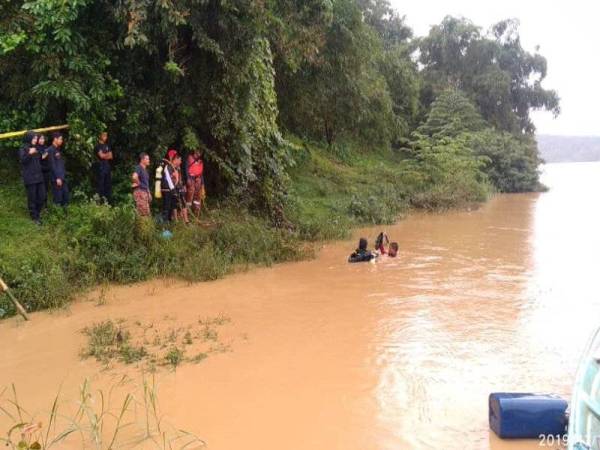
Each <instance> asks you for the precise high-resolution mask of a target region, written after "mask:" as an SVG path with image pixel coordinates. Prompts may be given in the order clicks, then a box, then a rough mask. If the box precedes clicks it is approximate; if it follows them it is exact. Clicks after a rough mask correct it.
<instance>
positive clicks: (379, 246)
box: [375, 231, 390, 255]
mask: <svg viewBox="0 0 600 450" xmlns="http://www.w3.org/2000/svg"><path fill="white" fill-rule="evenodd" d="M389 243H390V240H389V239H388V236H387V234H385V233H384V232H383V231H382V232H381V233H379V236H377V239H375V251H377V252H379V254H380V255H385V254H387V251H386V250H385V244H389Z"/></svg>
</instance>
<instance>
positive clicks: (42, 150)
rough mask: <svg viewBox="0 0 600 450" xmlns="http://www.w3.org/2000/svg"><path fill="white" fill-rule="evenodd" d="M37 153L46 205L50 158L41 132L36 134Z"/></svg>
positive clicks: (46, 203)
mask: <svg viewBox="0 0 600 450" xmlns="http://www.w3.org/2000/svg"><path fill="white" fill-rule="evenodd" d="M35 148H37V151H38V153H39V154H40V158H41V159H40V162H41V164H42V175H43V176H44V191H45V196H44V207H45V206H47V205H48V192H50V160H49V159H48V152H47V151H46V148H47V145H46V136H44V135H43V134H39V135H38V142H37V145H36V146H35Z"/></svg>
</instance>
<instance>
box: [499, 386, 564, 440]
mask: <svg viewBox="0 0 600 450" xmlns="http://www.w3.org/2000/svg"><path fill="white" fill-rule="evenodd" d="M567 406H568V405H567V402H566V401H565V400H563V399H562V398H560V397H558V396H556V395H552V394H518V393H508V392H495V393H492V394H490V397H489V419H490V428H491V429H492V430H494V432H495V433H496V434H497V435H498V436H499V437H501V438H503V439H507V438H513V439H518V438H521V439H526V438H532V439H534V438H535V439H537V438H539V436H540V435H546V436H548V435H553V436H557V435H561V436H562V435H563V434H565V432H566V426H567V414H566V412H567Z"/></svg>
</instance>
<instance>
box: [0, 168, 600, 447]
mask: <svg viewBox="0 0 600 450" xmlns="http://www.w3.org/2000/svg"><path fill="white" fill-rule="evenodd" d="M543 180H544V182H545V183H546V184H547V185H548V186H549V187H550V188H551V189H550V191H549V192H547V193H542V194H517V195H499V196H497V197H495V198H494V199H492V200H491V201H490V202H489V203H487V204H486V205H484V206H483V207H482V208H481V209H479V210H476V211H470V212H464V211H463V212H448V213H443V214H420V213H417V214H413V215H411V216H410V218H408V219H407V220H404V221H401V222H399V223H398V224H397V225H395V226H389V227H385V230H386V231H387V232H388V234H389V235H390V237H391V238H392V240H397V241H398V242H399V244H400V256H399V258H396V259H386V258H382V259H380V260H379V261H377V262H376V263H374V264H373V263H366V264H353V265H350V264H347V263H346V258H347V256H348V254H349V253H350V252H351V251H352V250H353V247H354V246H355V242H337V243H331V244H327V245H324V246H323V248H322V249H321V251H320V252H319V255H318V257H317V259H316V260H312V261H306V262H300V263H290V264H282V265H278V266H276V267H273V268H265V269H256V270H251V271H249V272H247V273H242V274H237V275H233V276H230V277H227V278H226V279H223V280H219V281H215V282H210V283H201V284H196V285H191V286H190V285H187V284H184V283H179V282H176V283H175V282H165V281H153V282H150V283H144V284H140V285H135V286H129V287H115V288H112V289H111V290H110V291H109V292H108V293H107V294H106V298H107V301H106V304H105V305H103V306H97V305H96V302H90V301H88V302H86V301H81V302H78V303H76V304H74V305H73V306H72V307H71V308H70V310H69V311H67V312H54V313H39V314H34V315H33V320H32V321H31V322H29V323H20V322H18V321H17V320H13V319H11V320H9V321H4V322H3V323H0V342H1V343H2V344H1V350H0V387H1V386H6V385H8V384H10V383H12V382H15V383H16V385H17V387H18V388H19V389H20V392H21V397H22V398H21V401H23V402H24V403H27V404H29V405H31V408H33V409H36V408H38V409H39V408H43V407H44V406H46V407H47V406H49V405H50V403H51V401H52V397H53V396H54V395H55V393H56V390H57V387H58V386H59V385H61V384H62V386H63V395H64V396H66V398H67V399H68V398H69V396H72V397H73V398H74V397H75V394H76V387H77V385H78V384H80V383H81V381H82V380H83V379H84V378H86V377H88V378H91V379H92V380H94V381H95V382H97V383H100V384H102V383H106V382H107V380H108V379H109V378H111V377H114V376H115V374H116V373H119V371H124V372H127V373H129V374H130V375H131V376H132V377H136V376H139V372H138V371H137V369H132V368H123V367H121V368H119V367H118V366H117V367H115V368H113V369H111V370H109V371H100V368H101V366H100V365H99V364H98V363H96V362H95V361H92V360H81V359H80V358H79V350H80V348H81V347H82V346H83V344H84V337H83V336H82V335H81V333H80V330H81V329H82V328H83V327H84V326H87V325H90V324H91V323H93V322H96V321H99V320H104V319H107V318H113V319H116V318H121V317H122V318H127V320H129V321H133V320H140V321H149V320H151V321H161V320H171V321H174V322H177V321H183V320H185V319H187V318H189V317H195V316H214V315H217V314H224V315H226V316H227V317H229V318H231V323H230V324H229V329H228V330H229V331H228V335H227V339H228V344H229V347H230V351H227V352H223V353H220V354H216V355H214V356H210V357H209V358H207V359H206V360H205V361H203V362H202V363H200V364H197V365H183V366H181V367H179V368H178V369H177V370H176V371H175V372H170V371H168V370H166V369H165V370H162V369H161V370H159V372H158V376H157V379H158V384H159V394H160V397H161V401H162V406H163V411H164V412H165V414H166V415H167V417H168V419H169V420H170V421H171V422H173V423H176V424H177V426H178V427H181V428H184V429H188V430H190V431H193V432H195V433H196V434H198V435H199V436H201V437H202V438H203V439H205V440H206V442H207V443H208V448H209V449H215V450H242V449H260V450H337V449H339V450H359V449H360V450H367V449H373V450H397V449H508V448H511V449H512V448H515V449H516V448H539V446H538V442H536V441H533V442H525V441H517V442H512V443H505V442H502V441H500V440H498V439H497V438H495V437H494V436H493V434H492V433H491V432H489V431H488V425H487V396H488V394H489V393H490V392H493V391H536V392H554V393H558V394H561V395H563V396H566V397H568V396H569V395H570V387H571V383H572V380H573V377H574V372H575V369H576V365H577V362H578V359H579V356H580V352H581V351H582V349H583V348H584V346H585V343H586V340H587V338H588V336H589V335H590V333H591V331H592V330H593V329H594V327H595V326H596V325H598V323H599V318H600V296H599V295H598V277H599V274H600V257H599V254H598V250H599V248H600V212H599V211H600V208H599V202H598V194H599V193H600V164H598V163H575V164H551V165H548V166H546V167H545V168H544V176H543ZM381 228H382V227H377V228H371V229H365V230H358V231H357V232H356V233H355V238H358V237H359V235H364V236H367V237H369V238H370V240H371V241H372V240H373V238H374V237H375V236H376V234H377V232H378V231H379V230H380V229H381ZM166 314H168V317H165V315H166ZM136 374H137V375H136Z"/></svg>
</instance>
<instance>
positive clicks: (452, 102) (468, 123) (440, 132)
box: [419, 88, 485, 139]
mask: <svg viewBox="0 0 600 450" xmlns="http://www.w3.org/2000/svg"><path fill="white" fill-rule="evenodd" d="M484 127H485V122H484V120H483V118H482V117H481V114H479V112H478V111H477V109H476V108H475V106H474V105H473V103H472V102H471V101H470V100H469V99H468V98H467V97H466V96H465V95H464V94H463V93H462V92H460V91H459V90H458V89H452V88H450V89H447V90H445V91H444V92H442V94H440V96H439V97H438V98H437V99H436V100H435V101H434V102H433V104H432V105H431V110H430V111H429V115H428V116H427V120H426V121H425V123H423V124H422V125H421V126H420V127H419V133H421V134H424V135H427V136H430V137H433V138H436V139H437V138H441V137H456V136H458V135H459V134H461V133H465V132H469V131H479V130H482V129H483V128H484Z"/></svg>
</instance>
